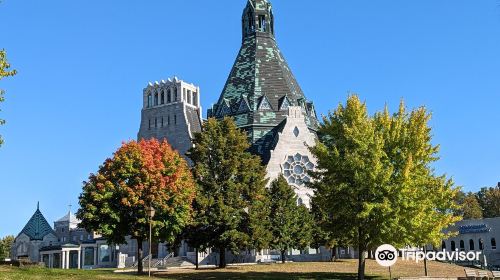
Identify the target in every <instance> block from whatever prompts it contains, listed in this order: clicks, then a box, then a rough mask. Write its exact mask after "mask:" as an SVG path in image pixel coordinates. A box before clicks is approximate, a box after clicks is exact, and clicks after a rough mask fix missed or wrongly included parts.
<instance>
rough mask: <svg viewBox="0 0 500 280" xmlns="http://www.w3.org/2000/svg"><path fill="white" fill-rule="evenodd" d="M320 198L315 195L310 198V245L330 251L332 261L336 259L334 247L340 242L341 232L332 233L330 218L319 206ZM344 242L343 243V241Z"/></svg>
mask: <svg viewBox="0 0 500 280" xmlns="http://www.w3.org/2000/svg"><path fill="white" fill-rule="evenodd" d="M318 199H320V198H319V197H317V196H314V197H312V199H311V215H312V216H313V220H314V224H315V225H316V226H315V227H314V228H313V232H312V246H313V248H316V249H319V248H320V247H321V246H325V247H326V248H328V249H330V251H331V259H330V260H331V261H332V262H334V261H336V259H337V256H336V248H337V246H339V245H340V244H341V241H340V240H341V239H342V236H343V235H342V233H337V234H335V233H332V232H331V230H332V229H334V228H335V227H332V225H331V224H330V223H331V219H330V218H329V217H328V216H327V213H326V212H325V211H324V210H323V209H322V208H321V207H320V205H322V204H321V203H320V202H318ZM344 244H345V243H344Z"/></svg>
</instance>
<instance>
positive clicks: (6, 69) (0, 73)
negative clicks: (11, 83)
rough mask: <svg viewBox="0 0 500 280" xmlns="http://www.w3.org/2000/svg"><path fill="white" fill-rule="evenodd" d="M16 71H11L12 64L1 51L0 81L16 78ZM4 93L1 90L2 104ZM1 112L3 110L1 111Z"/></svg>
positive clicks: (1, 121)
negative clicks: (11, 77) (6, 78)
mask: <svg viewBox="0 0 500 280" xmlns="http://www.w3.org/2000/svg"><path fill="white" fill-rule="evenodd" d="M16 73H17V72H16V70H10V64H9V63H8V62H7V56H6V53H5V50H0V80H2V79H3V78H5V77H9V76H14V75H15V74H16ZM3 95H4V91H3V90H2V89H0V103H2V102H3V101H4V100H5V98H4V97H3ZM0 111H1V110H0ZM3 124H5V120H2V119H0V125H3ZM2 144H3V139H2V136H1V135H0V146H2Z"/></svg>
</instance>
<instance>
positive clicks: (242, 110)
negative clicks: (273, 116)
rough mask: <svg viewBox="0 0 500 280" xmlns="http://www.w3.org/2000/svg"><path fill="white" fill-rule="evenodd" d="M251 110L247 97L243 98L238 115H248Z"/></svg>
mask: <svg viewBox="0 0 500 280" xmlns="http://www.w3.org/2000/svg"><path fill="white" fill-rule="evenodd" d="M249 110H250V106H248V102H247V100H246V98H245V97H242V98H241V101H240V106H238V113H246V112H248V111H249Z"/></svg>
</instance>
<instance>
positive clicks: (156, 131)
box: [137, 77, 202, 157]
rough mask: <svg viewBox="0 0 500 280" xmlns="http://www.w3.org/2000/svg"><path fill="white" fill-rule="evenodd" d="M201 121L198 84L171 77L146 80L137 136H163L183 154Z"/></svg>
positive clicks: (199, 130) (190, 145)
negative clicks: (159, 79) (157, 80)
mask: <svg viewBox="0 0 500 280" xmlns="http://www.w3.org/2000/svg"><path fill="white" fill-rule="evenodd" d="M201 125H202V120H201V105H200V88H199V87H197V86H195V85H194V84H190V83H187V82H184V81H182V80H180V79H178V78H177V77H174V78H172V79H168V80H167V81H164V80H162V81H161V82H155V83H149V85H148V86H147V87H146V88H145V89H144V91H143V108H142V113H141V127H140V129H139V133H138V137H137V138H138V140H141V139H152V138H156V139H158V140H159V141H162V140H163V139H166V140H167V141H168V143H169V144H170V145H171V146H172V148H174V149H175V150H177V151H178V152H179V153H180V154H181V155H182V156H184V157H185V155H186V152H187V151H188V150H189V149H190V148H191V147H192V138H193V133H195V132H201Z"/></svg>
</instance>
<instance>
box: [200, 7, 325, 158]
mask: <svg viewBox="0 0 500 280" xmlns="http://www.w3.org/2000/svg"><path fill="white" fill-rule="evenodd" d="M242 22H243V24H242V26H243V42H242V46H241V49H240V51H239V53H238V56H237V58H236V61H235V63H234V65H233V68H232V70H231V72H230V74H229V77H228V79H227V82H226V84H225V86H224V89H223V91H222V93H221V95H220V98H219V100H218V102H217V104H216V105H214V107H213V108H212V109H211V110H209V112H208V116H209V117H216V118H223V117H225V116H231V117H233V118H234V119H235V120H236V123H237V125H238V126H239V127H240V128H244V129H245V130H247V131H248V132H249V136H250V139H251V141H252V144H253V147H252V150H253V151H254V152H255V153H257V154H259V155H262V156H264V157H263V159H264V162H265V161H266V155H265V154H266V153H268V152H269V149H270V148H272V143H270V141H271V142H272V141H273V139H275V136H276V133H277V130H276V129H275V128H276V127H277V126H278V125H279V124H280V123H281V122H283V121H284V120H285V119H286V117H287V115H288V107H289V106H301V107H302V108H303V111H304V113H305V121H306V123H307V125H308V127H309V128H310V129H311V130H313V131H315V130H316V127H317V124H318V120H317V117H316V112H315V110H314V106H313V104H312V102H309V101H308V100H307V99H306V97H305V95H304V93H303V92H302V89H301V87H300V85H299V84H298V82H297V80H296V79H295V76H294V75H293V73H292V71H291V69H290V67H289V65H288V63H287V62H286V60H285V57H284V56H283V54H282V53H281V51H280V49H279V48H278V45H277V43H276V39H275V36H274V34H275V30H274V15H273V11H272V7H271V5H270V3H269V1H267V0H248V3H247V6H246V8H245V10H244V11H243V18H242ZM244 102H245V104H248V109H245V107H247V106H244V105H243V103H244Z"/></svg>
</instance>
